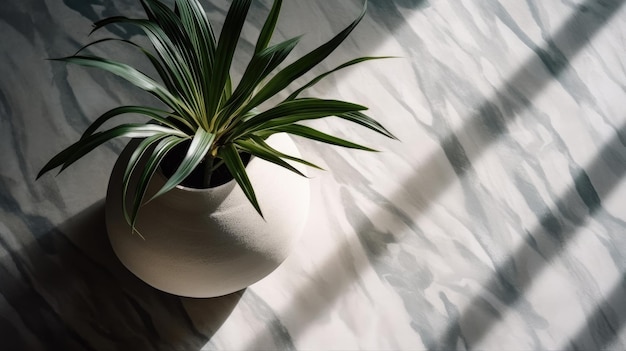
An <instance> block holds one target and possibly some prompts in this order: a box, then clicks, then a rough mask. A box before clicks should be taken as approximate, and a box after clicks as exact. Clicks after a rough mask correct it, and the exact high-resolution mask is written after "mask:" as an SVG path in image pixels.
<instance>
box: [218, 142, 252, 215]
mask: <svg viewBox="0 0 626 351" xmlns="http://www.w3.org/2000/svg"><path fill="white" fill-rule="evenodd" d="M218 155H219V156H220V157H221V158H222V160H224V164H226V167H227V168H228V171H229V172H230V174H231V175H232V176H233V178H234V179H235V181H237V184H239V187H240V188H241V190H242V191H243V193H244V194H245V195H246V197H247V198H248V200H249V201H250V203H251V204H252V206H253V207H254V209H255V210H256V211H257V213H258V214H259V215H260V216H261V217H263V212H262V211H261V207H260V206H259V202H258V201H257V198H256V195H255V194H254V189H253V188H252V184H251V183H250V179H249V178H248V174H247V172H246V167H245V166H244V165H243V162H242V161H241V157H239V153H237V149H236V148H235V146H234V145H233V144H227V145H225V146H223V147H221V148H220V150H219V154H218Z"/></svg>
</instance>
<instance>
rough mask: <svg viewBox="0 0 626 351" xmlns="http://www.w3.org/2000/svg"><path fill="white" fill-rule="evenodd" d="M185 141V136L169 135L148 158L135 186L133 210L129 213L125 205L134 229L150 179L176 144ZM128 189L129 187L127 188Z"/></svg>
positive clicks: (126, 216)
mask: <svg viewBox="0 0 626 351" xmlns="http://www.w3.org/2000/svg"><path fill="white" fill-rule="evenodd" d="M183 141H185V139H183V138H178V137H176V136H168V137H167V138H165V139H163V140H161V142H159V144H158V145H157V146H156V147H155V149H154V151H153V152H152V154H151V155H150V157H149V158H148V161H147V162H146V165H145V166H144V167H143V172H142V173H141V177H140V178H139V182H138V183H137V187H136V188H135V194H134V196H133V198H132V200H133V204H132V206H133V207H132V211H131V213H130V214H129V213H128V211H127V208H126V207H124V217H125V218H126V222H127V223H128V224H129V225H130V226H131V228H132V231H133V232H135V231H137V230H136V228H135V224H136V222H137V214H138V213H139V208H140V207H141V205H142V204H143V199H144V197H145V195H146V191H147V190H148V185H149V184H150V180H151V179H152V176H153V175H154V172H155V171H156V169H157V167H158V166H159V164H160V163H161V160H162V159H163V157H165V155H166V154H167V153H168V151H170V150H171V149H172V148H174V147H175V146H176V145H178V144H180V143H182V142H183ZM125 189H126V190H127V188H125ZM127 197H128V194H127V193H124V194H123V199H124V201H126V199H127Z"/></svg>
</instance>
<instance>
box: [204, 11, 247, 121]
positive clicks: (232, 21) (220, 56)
mask: <svg viewBox="0 0 626 351" xmlns="http://www.w3.org/2000/svg"><path fill="white" fill-rule="evenodd" d="M251 2H252V0H233V2H232V3H231V5H230V9H229V10H228V14H227V15H226V20H225V21H224V27H223V28H222V32H221V34H220V39H219V42H218V44H217V48H216V51H215V65H214V67H213V71H212V72H211V85H210V88H209V91H208V94H209V99H208V105H207V112H208V113H207V115H208V116H209V117H210V118H212V116H214V115H215V114H216V112H217V111H218V108H219V106H218V105H219V103H220V100H221V98H222V92H223V90H224V85H225V84H226V81H227V80H228V77H229V72H230V65H231V63H232V61H233V55H234V54H235V48H236V47H237V42H238V41H239V36H240V35H241V29H242V28H243V24H244V22H245V20H246V15H247V14H248V10H249V9H250V4H251Z"/></svg>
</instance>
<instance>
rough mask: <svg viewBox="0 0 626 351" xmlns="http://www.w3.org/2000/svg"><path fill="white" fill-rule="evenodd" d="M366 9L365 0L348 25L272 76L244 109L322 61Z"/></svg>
mask: <svg viewBox="0 0 626 351" xmlns="http://www.w3.org/2000/svg"><path fill="white" fill-rule="evenodd" d="M366 9H367V0H366V1H365V2H364V4H363V10H362V11H361V14H360V15H359V16H358V17H357V18H356V19H355V20H354V21H353V22H352V23H350V25H349V26H348V27H346V28H345V29H344V30H342V31H341V32H340V33H339V34H337V35H336V36H335V37H333V38H332V39H331V40H329V41H328V42H326V43H325V44H323V45H322V46H320V47H318V48H317V49H315V50H313V51H311V52H310V53H308V54H307V55H305V56H303V57H302V58H300V59H299V60H297V61H296V62H294V63H292V64H291V65H289V66H287V67H286V68H285V69H283V70H281V71H280V72H278V73H277V74H276V75H275V76H274V78H272V79H271V80H270V81H269V82H268V83H267V84H266V85H265V86H264V87H263V88H262V89H261V91H260V92H259V93H258V94H256V95H255V96H254V98H252V100H251V101H250V102H249V103H248V104H247V106H246V110H249V109H251V108H253V107H256V106H258V105H259V104H261V103H263V102H264V101H266V100H267V99H269V98H271V97H272V96H274V95H276V93H278V92H279V91H282V90H283V89H285V88H286V87H287V86H288V85H289V84H291V82H293V81H294V80H296V79H298V78H299V77H301V76H302V75H303V74H305V73H306V72H308V71H309V70H310V69H311V68H313V67H314V66H316V65H317V64H318V63H320V62H322V60H324V59H325V58H326V57H328V55H330V54H331V53H332V52H333V51H334V50H335V49H336V48H337V47H338V46H339V44H341V43H342V42H343V41H344V40H345V39H346V37H348V35H349V34H350V33H351V32H352V30H354V28H355V27H356V26H357V24H359V22H361V19H363V16H365V11H366Z"/></svg>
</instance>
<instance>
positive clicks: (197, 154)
mask: <svg viewBox="0 0 626 351" xmlns="http://www.w3.org/2000/svg"><path fill="white" fill-rule="evenodd" d="M214 140H215V134H212V133H209V132H207V131H205V130H204V129H202V128H198V130H196V134H195V135H194V136H193V139H192V140H191V145H189V149H188V150H187V154H186V155H185V158H184V159H183V160H182V162H181V163H180V165H179V166H178V168H177V169H176V171H175V172H174V174H173V175H172V176H171V177H170V178H169V179H168V180H167V182H166V183H165V184H164V185H163V187H162V188H161V189H160V190H159V191H158V192H157V193H156V194H155V195H154V196H153V197H152V198H151V199H150V200H148V201H152V200H154V199H155V198H157V197H159V196H160V195H163V194H164V193H166V192H168V191H170V190H171V189H172V188H174V187H175V186H177V185H178V184H180V183H181V182H182V181H183V180H185V178H187V176H188V175H189V174H191V172H192V171H193V170H194V169H195V168H196V167H197V166H198V165H199V164H200V162H201V161H202V159H203V158H204V156H205V155H206V154H207V152H208V151H209V148H210V147H211V145H212V144H213V141H214Z"/></svg>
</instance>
